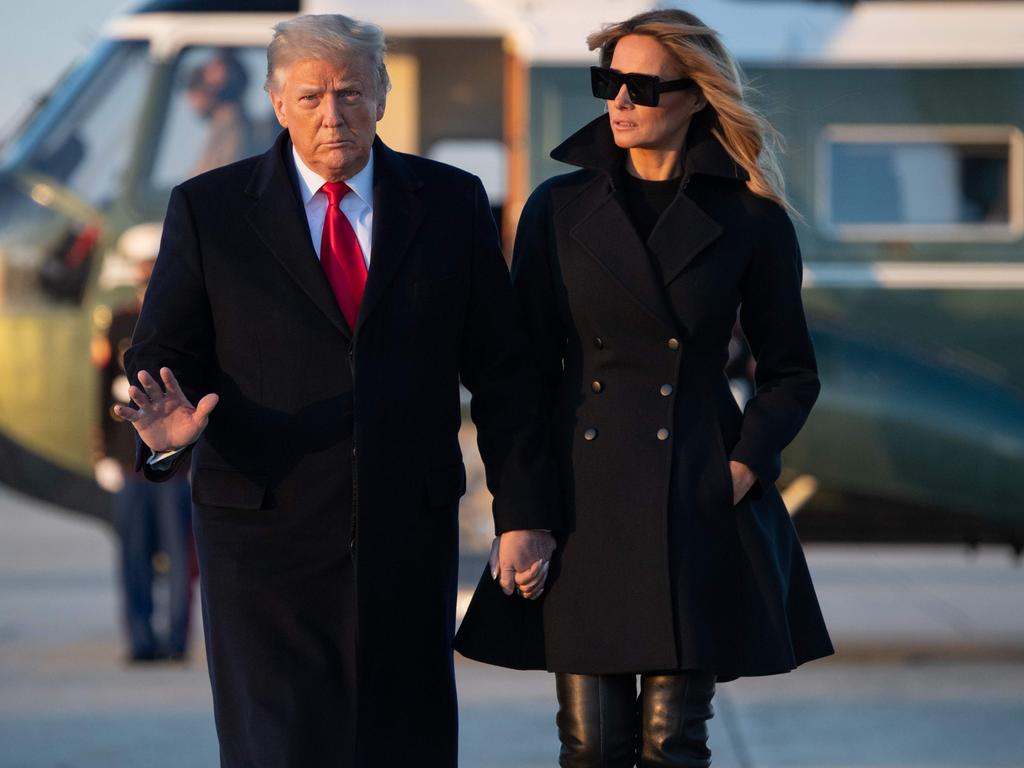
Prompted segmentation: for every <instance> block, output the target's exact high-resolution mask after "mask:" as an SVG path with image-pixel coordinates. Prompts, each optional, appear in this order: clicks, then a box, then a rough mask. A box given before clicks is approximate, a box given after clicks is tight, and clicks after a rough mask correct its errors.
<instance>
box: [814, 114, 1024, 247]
mask: <svg viewBox="0 0 1024 768" xmlns="http://www.w3.org/2000/svg"><path fill="white" fill-rule="evenodd" d="M1022 148H1024V142H1022V137H1021V133H1020V131H1018V130H1017V129H1014V128H1010V127H1002V126H910V125H898V126H867V125H858V126H832V127H830V128H829V129H828V130H827V131H826V134H825V140H824V142H823V145H822V155H821V160H822V162H821V165H820V168H819V170H820V172H821V174H822V178H821V185H820V187H819V188H820V190H821V194H820V197H819V200H818V202H819V220H820V221H821V222H822V224H823V225H824V228H825V229H827V230H830V231H831V232H832V234H833V235H834V236H835V237H836V238H837V239H841V240H878V239H900V240H943V239H951V240H990V239H997V240H1006V239H1012V238H1015V237H1019V236H1020V234H1021V233H1022V230H1024V210H1022V204H1021V202H1020V199H1021V186H1022V184H1024V176H1022V171H1021V157H1022V154H1021V150H1022Z"/></svg>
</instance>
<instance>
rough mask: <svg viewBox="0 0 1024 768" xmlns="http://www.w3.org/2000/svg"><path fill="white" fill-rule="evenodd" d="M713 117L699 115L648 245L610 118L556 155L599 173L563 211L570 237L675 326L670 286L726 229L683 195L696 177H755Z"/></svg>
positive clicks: (595, 124) (605, 117)
mask: <svg viewBox="0 0 1024 768" xmlns="http://www.w3.org/2000/svg"><path fill="white" fill-rule="evenodd" d="M712 116H713V113H712V112H711V110H709V109H705V110H703V111H701V112H699V113H698V114H696V115H694V117H693V119H692V121H691V123H690V127H689V128H688V129H687V132H686V139H685V141H684V144H683V146H684V150H683V177H682V180H681V182H680V184H679V191H678V192H677V194H676V196H675V198H674V199H673V201H672V202H671V203H670V204H669V206H668V208H666V209H665V212H664V213H663V214H662V216H661V218H660V219H659V220H658V223H657V224H656V225H655V227H654V230H653V231H652V232H651V234H650V237H649V238H648V239H647V242H646V243H644V242H643V241H641V240H640V237H639V236H638V235H637V233H636V229H635V228H634V226H633V222H632V221H631V220H630V218H629V214H628V213H627V212H626V209H625V202H624V199H623V197H622V192H621V182H620V179H621V174H623V173H625V172H626V171H625V157H626V150H624V149H620V148H619V147H617V146H616V145H615V139H614V137H613V135H612V129H611V125H610V124H609V120H608V115H606V114H605V115H601V116H599V117H597V118H595V119H594V120H592V121H591V122H589V123H588V124H587V125H585V126H583V128H581V129H580V130H579V131H577V132H576V133H574V134H573V135H572V136H570V137H569V138H568V139H566V140H565V141H564V142H562V143H561V144H560V145H559V146H558V147H556V148H555V149H554V150H553V151H552V152H551V157H552V158H554V159H555V160H560V161H561V162H564V163H569V164H570V165H576V166H579V167H581V168H584V169H588V170H593V171H598V172H599V173H598V175H597V177H596V178H595V179H594V180H593V181H592V182H591V183H589V184H586V185H584V186H583V187H582V188H581V190H580V194H579V196H578V198H577V199H576V200H575V201H574V203H575V204H574V205H570V206H568V207H567V208H566V209H565V211H564V213H565V215H566V216H567V217H568V220H567V222H566V223H567V226H568V227H569V231H570V234H571V235H572V237H573V238H574V239H575V240H576V241H577V242H578V243H579V244H580V245H581V246H582V247H583V248H584V249H585V250H586V251H588V252H589V253H590V254H591V255H592V256H593V257H594V258H595V259H596V260H597V261H599V262H600V263H601V264H602V266H604V268H605V269H607V270H608V271H609V272H610V273H611V274H612V276H613V277H615V279H617V280H618V281H619V283H621V284H622V286H623V288H625V289H626V291H627V292H629V293H630V294H631V295H632V297H633V298H634V299H635V300H636V301H637V302H638V303H639V304H640V305H641V306H643V308H644V309H645V310H647V312H648V313H650V314H651V315H653V316H654V317H655V318H657V319H658V320H660V321H662V322H663V323H665V324H666V325H668V326H670V327H673V328H678V324H677V322H676V318H675V315H674V313H673V312H672V310H671V308H670V306H669V303H668V300H667V297H666V295H665V287H666V286H668V285H669V284H670V283H672V281H674V280H675V279H676V278H677V277H679V275H680V274H681V273H682V272H683V270H684V269H685V268H686V265H687V264H689V263H690V261H692V260H693V258H694V257H695V256H696V255H697V254H698V253H700V252H701V251H702V250H704V249H705V248H707V247H708V246H709V245H711V243H713V242H714V241H715V240H717V239H718V238H719V237H721V235H722V231H723V228H722V224H721V223H720V222H718V221H716V220H715V219H714V218H712V216H711V215H710V214H709V213H708V212H707V211H705V210H704V209H703V208H701V207H700V206H699V205H697V203H696V202H694V200H693V199H691V197H690V196H689V195H688V194H687V193H686V191H685V190H686V188H687V186H688V185H689V183H690V181H691V177H693V176H698V175H701V174H704V175H708V176H717V177H723V178H726V179H733V180H735V181H736V182H737V183H741V182H743V181H746V180H747V179H749V178H750V176H749V174H748V173H747V171H746V170H745V169H744V168H743V167H742V166H740V165H739V164H738V163H736V162H735V161H734V160H733V159H732V157H730V156H729V153H728V152H726V151H725V148H724V147H723V146H722V145H721V143H720V142H719V141H718V139H717V138H715V136H714V135H713V134H712V133H711V131H710V125H709V121H710V119H711V118H712ZM648 254H649V255H648Z"/></svg>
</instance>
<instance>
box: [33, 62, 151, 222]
mask: <svg viewBox="0 0 1024 768" xmlns="http://www.w3.org/2000/svg"><path fill="white" fill-rule="evenodd" d="M149 67H150V65H149V59H148V57H147V55H146V46H145V45H143V44H137V45H132V44H125V45H122V46H119V47H118V48H117V49H115V51H114V52H113V55H112V56H111V57H110V59H109V60H108V61H107V62H106V65H105V66H104V67H103V68H102V69H101V70H100V71H99V72H98V73H97V75H96V77H95V78H94V79H93V80H92V81H91V82H89V83H88V84H86V85H85V87H84V88H83V90H82V91H81V92H80V93H78V94H75V95H74V96H75V97H74V100H73V101H72V102H71V103H70V104H68V105H67V106H66V107H65V108H64V110H63V112H62V114H61V115H60V118H59V119H57V120H54V122H53V123H52V125H51V126H50V130H49V131H48V133H47V135H46V136H45V138H44V139H43V140H42V141H41V142H40V143H39V144H38V146H37V147H36V150H35V152H34V153H33V155H32V158H31V160H30V161H29V162H28V164H27V168H28V169H29V170H32V171H36V172H38V173H40V174H42V175H43V176H45V177H46V179H48V180H50V181H53V182H57V183H58V184H59V185H60V186H61V187H62V188H63V189H64V190H66V191H69V192H72V193H73V194H74V195H75V196H76V197H77V198H78V199H80V200H82V201H85V202H87V203H88V204H89V205H91V206H93V207H95V208H98V209H100V210H103V209H104V208H105V207H106V206H107V205H109V203H110V202H111V201H112V200H113V198H114V197H115V196H116V195H117V193H118V192H119V191H120V186H121V183H122V181H123V178H122V176H123V174H124V172H125V170H126V169H127V166H128V163H129V160H130V159H131V152H132V149H133V148H134V145H135V142H134V140H133V139H134V137H135V134H136V132H137V131H138V122H137V116H138V113H139V110H140V108H141V107H142V104H143V101H144V95H145V90H146V87H147V85H148V83H149Z"/></svg>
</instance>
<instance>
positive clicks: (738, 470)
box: [729, 461, 757, 506]
mask: <svg viewBox="0 0 1024 768" xmlns="http://www.w3.org/2000/svg"><path fill="white" fill-rule="evenodd" d="M729 471H730V472H731V473H732V504H733V506H736V505H737V504H739V503H740V499H742V498H743V497H744V496H746V495H747V491H749V490H750V489H751V488H752V487H753V486H754V483H755V482H757V475H755V474H754V471H753V470H752V469H751V468H750V467H748V466H747V465H746V464H744V463H743V462H741V461H730V462H729Z"/></svg>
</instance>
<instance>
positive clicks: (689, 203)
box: [647, 189, 722, 285]
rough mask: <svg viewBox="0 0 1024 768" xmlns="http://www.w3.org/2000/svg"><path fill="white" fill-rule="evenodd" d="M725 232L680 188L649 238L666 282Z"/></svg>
mask: <svg viewBox="0 0 1024 768" xmlns="http://www.w3.org/2000/svg"><path fill="white" fill-rule="evenodd" d="M721 235H722V226H721V225H720V224H719V223H718V222H717V221H715V220H714V219H713V218H711V217H710V216H709V215H708V214H707V213H705V212H704V209H703V208H701V207H700V206H699V205H697V204H696V203H695V202H693V200H691V199H690V198H689V197H687V196H686V194H685V193H684V192H683V190H682V189H680V191H679V194H677V195H676V197H675V199H674V200H673V201H672V202H671V203H670V204H669V206H668V208H666V209H665V213H664V214H663V215H662V216H661V218H660V219H658V223H657V224H656V225H655V227H654V231H652V232H651V236H650V238H648V240H647V247H648V249H649V250H650V252H651V256H652V257H653V258H654V259H655V261H656V262H657V263H658V267H659V271H660V272H661V279H662V280H663V281H664V284H665V285H668V284H669V283H671V282H672V281H673V280H675V279H676V277H678V276H679V273H680V272H682V271H683V270H684V269H685V268H686V265H687V264H689V263H690V261H692V260H693V257H694V256H696V255H697V254H698V253H700V252H701V251H703V250H704V249H705V248H707V247H708V246H709V245H711V243H713V242H714V241H715V240H717V239H718V238H719V237H721Z"/></svg>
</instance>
